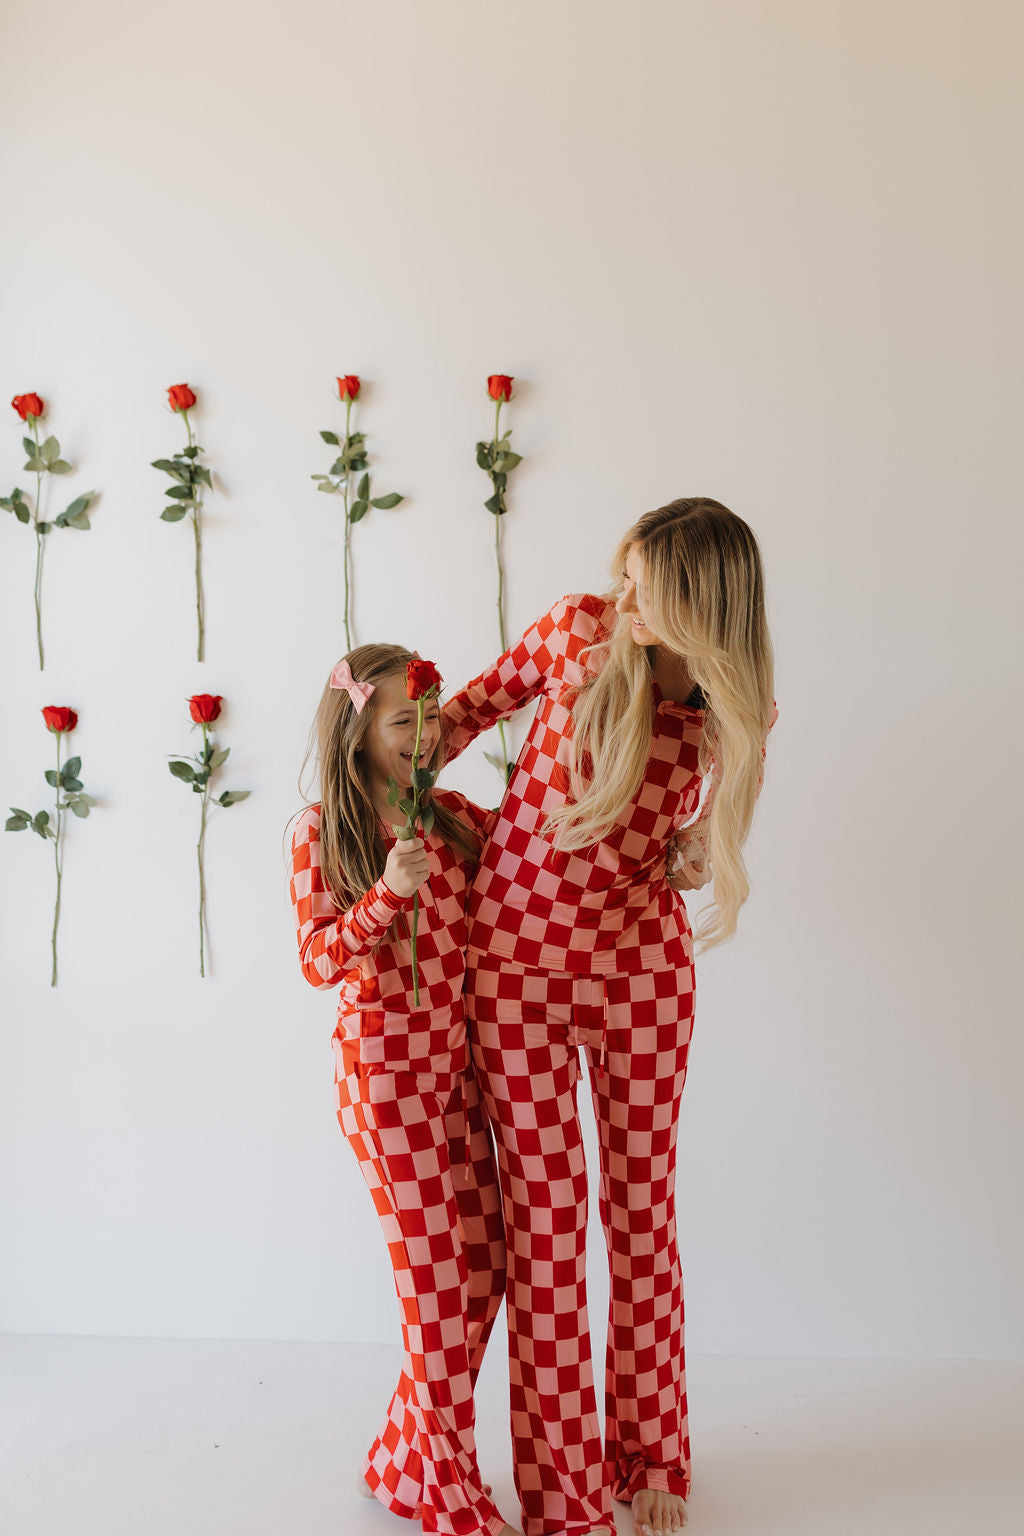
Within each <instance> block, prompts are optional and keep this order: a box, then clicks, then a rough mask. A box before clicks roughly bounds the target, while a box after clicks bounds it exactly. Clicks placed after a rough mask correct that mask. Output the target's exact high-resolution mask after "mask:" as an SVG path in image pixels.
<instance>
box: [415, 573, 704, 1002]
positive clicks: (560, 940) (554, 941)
mask: <svg viewBox="0 0 1024 1536" xmlns="http://www.w3.org/2000/svg"><path fill="white" fill-rule="evenodd" d="M614 623H615V605H614V603H612V602H610V601H609V600H608V599H607V598H603V597H595V596H591V595H587V594H585V595H582V596H580V595H577V596H570V597H563V598H562V600H561V601H560V602H559V603H556V605H555V607H554V608H552V610H551V612H550V613H546V614H545V615H544V616H543V618H540V619H538V620H537V622H536V623H535V624H533V625H532V626H531V627H530V628H529V629H528V630H527V631H526V634H525V635H524V636H523V637H522V639H521V640H519V641H517V642H516V643H515V645H513V646H512V647H511V648H510V649H509V650H508V651H506V652H505V654H504V656H501V657H500V658H499V659H498V661H496V662H495V664H494V665H493V666H492V667H488V668H487V670H486V671H484V672H481V674H480V676H479V677H477V678H474V680H473V681H472V682H471V683H469V684H468V685H467V686H466V687H465V688H464V689H463V690H462V692H461V693H459V694H457V695H456V696H455V697H454V698H453V699H452V700H451V701H450V702H449V703H448V704H447V705H446V706H445V711H444V715H445V723H446V727H447V731H448V736H449V741H450V756H454V755H456V754H457V753H458V752H461V751H462V750H463V749H464V748H465V747H466V746H468V744H469V743H470V742H471V741H472V740H473V738H474V737H475V736H476V735H478V733H479V732H480V731H484V730H487V729H488V727H489V726H493V725H494V724H495V723H496V722H497V721H498V720H501V719H504V718H505V717H506V716H508V715H511V714H514V713H515V711H516V710H518V709H521V708H522V707H523V705H525V704H529V703H530V702H531V700H534V699H536V700H537V701H538V708H537V712H536V715H535V716H534V719H533V723H532V725H531V726H530V730H529V734H528V736H527V738H526V742H525V744H524V746H523V749H522V751H521V752H520V754H519V759H518V761H517V763H516V766H515V769H514V772H513V774H512V777H511V779H510V780H509V784H508V788H507V789H506V791H505V797H504V799H503V801H502V803H501V807H500V809H499V811H498V820H497V825H496V826H495V829H494V831H493V832H492V834H491V836H490V838H489V840H488V842H487V845H486V847H485V849H484V853H483V856H482V858H481V861H480V866H479V868H478V870H477V873H476V876H475V877H474V881H473V889H472V892H471V896H470V906H469V948H470V951H471V952H474V953H478V954H486V955H491V956H494V957H497V958H499V959H506V960H513V961H515V962H517V963H518V964H520V965H525V966H528V967H531V968H536V969H540V970H550V971H568V972H573V973H575V974H583V975H588V974H609V973H621V974H633V973H635V972H638V971H645V970H654V969H662V968H665V967H670V966H678V965H683V964H685V963H687V960H688V958H689V955H690V953H691V938H690V925H689V922H688V919H687V915H686V907H685V905H684V903H683V901H682V898H681V897H680V896H678V895H677V894H676V892H674V891H673V890H672V889H671V887H670V886H669V884H668V882H667V880H666V877H665V861H666V842H667V840H668V838H669V836H670V835H671V833H672V832H673V831H674V830H676V829H677V828H679V827H681V826H683V825H684V824H685V823H686V822H688V821H690V820H691V818H692V817H693V816H694V813H695V812H696V810H697V807H698V804H699V801H700V793H701V786H702V782H703V781H702V776H701V773H700V771H699V769H698V766H697V762H698V751H699V747H700V741H701V735H702V730H703V714H704V712H703V710H702V709H698V708H695V707H693V706H692V705H690V704H678V703H675V702H674V701H672V700H670V699H665V698H663V697H662V695H661V692H660V690H659V688H658V686H657V684H656V683H654V684H653V702H654V720H653V729H652V733H651V755H650V757H649V759H648V763H647V767H646V769H645V771H644V776H643V780H642V782H641V784H640V788H639V789H638V791H637V793H636V795H635V796H634V797H633V799H632V801H631V802H630V803H629V805H627V807H626V809H625V810H624V811H623V813H622V815H621V817H620V819H619V821H618V824H617V825H616V826H615V827H614V828H613V829H612V830H611V831H610V832H609V833H608V834H607V836H606V837H604V838H603V839H602V840H601V841H600V842H598V843H595V844H593V845H592V846H591V847H588V848H583V849H579V850H577V851H575V852H571V853H562V852H559V850H558V849H557V848H555V847H554V846H553V844H552V841H551V839H550V838H549V837H542V836H541V833H540V828H541V826H542V825H543V823H544V819H545V817H546V816H547V813H548V812H549V811H550V810H551V809H552V808H553V807H554V806H557V805H562V804H564V803H565V800H566V798H567V795H568V789H569V777H568V742H569V736H570V734H571V730H572V717H571V714H570V710H569V703H570V702H571V700H570V699H569V697H568V696H569V695H570V694H571V691H572V690H573V689H575V688H577V687H579V685H580V684H581V683H582V682H583V680H584V678H585V676H587V675H588V672H591V673H592V672H593V671H594V670H595V667H596V663H594V662H593V661H592V660H591V658H590V657H589V656H587V655H586V654H585V652H586V649H587V647H588V646H592V645H594V644H595V643H596V642H599V641H602V640H605V639H607V638H608V636H609V634H610V632H611V629H612V627H613V626H614Z"/></svg>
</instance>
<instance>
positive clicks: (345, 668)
mask: <svg viewBox="0 0 1024 1536" xmlns="http://www.w3.org/2000/svg"><path fill="white" fill-rule="evenodd" d="M331 687H332V688H344V690H345V692H346V693H347V694H348V696H349V698H350V699H351V700H352V703H353V704H354V705H355V710H356V714H357V715H361V714H362V712H363V705H364V704H365V703H366V701H367V699H368V698H369V697H370V694H371V693H373V692H374V691H375V690H374V686H373V684H372V683H357V682H356V680H355V678H354V677H353V676H352V668H351V667H350V666H349V664H348V662H347V661H346V660H345V659H344V657H343V658H342V660H341V661H339V662H338V665H337V666H336V667H335V669H334V671H333V672H332V673H331Z"/></svg>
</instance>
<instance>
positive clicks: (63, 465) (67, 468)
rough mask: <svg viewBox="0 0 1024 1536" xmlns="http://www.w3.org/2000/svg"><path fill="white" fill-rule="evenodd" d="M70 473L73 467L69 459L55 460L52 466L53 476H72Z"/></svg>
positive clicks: (51, 472)
mask: <svg viewBox="0 0 1024 1536" xmlns="http://www.w3.org/2000/svg"><path fill="white" fill-rule="evenodd" d="M70 473H71V465H70V464H69V463H68V461H67V459H54V461H53V463H52V464H51V465H50V474H51V475H70Z"/></svg>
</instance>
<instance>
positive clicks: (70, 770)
mask: <svg viewBox="0 0 1024 1536" xmlns="http://www.w3.org/2000/svg"><path fill="white" fill-rule="evenodd" d="M81 771H82V759H81V758H80V757H69V758H68V760H67V762H66V763H65V764H64V776H65V778H68V779H77V777H78V775H79V774H80V773H81Z"/></svg>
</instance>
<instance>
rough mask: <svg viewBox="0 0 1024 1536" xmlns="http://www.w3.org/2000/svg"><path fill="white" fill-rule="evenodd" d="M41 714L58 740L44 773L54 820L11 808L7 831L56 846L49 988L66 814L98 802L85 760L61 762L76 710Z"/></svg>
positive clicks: (53, 708) (82, 813) (53, 976)
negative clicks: (86, 784) (84, 776)
mask: <svg viewBox="0 0 1024 1536" xmlns="http://www.w3.org/2000/svg"><path fill="white" fill-rule="evenodd" d="M42 713H43V719H44V720H45V722H46V729H47V730H48V731H51V732H52V733H53V735H54V736H55V737H56V738H57V766H56V768H47V770H46V774H45V778H46V782H47V784H49V786H50V788H51V789H53V790H54V791H55V799H54V815H53V820H52V821H51V820H50V813H49V811H37V812H36V813H35V815H33V814H32V812H31V811H23V810H21V809H20V808H19V807H18V806H16V805H12V806H11V814H10V816H9V817H8V818H7V821H6V822H5V824H4V830H5V831H7V832H24V831H26V830H28V829H29V828H31V830H32V831H33V832H35V833H36V834H37V836H39V837H41V838H42V839H43V841H44V842H52V843H53V860H54V868H55V871H56V875H57V895H56V899H55V901H54V907H53V932H52V934H51V938H50V953H51V964H50V986H51V987H55V986H56V985H57V928H58V925H59V923H60V895H61V882H62V880H63V876H64V834H65V816H64V813H65V812H66V811H71V812H72V813H73V814H74V815H75V816H79V817H83V818H84V817H86V816H88V814H89V812H90V810H91V809H92V807H93V806H94V805H95V804H96V801H95V800H94V799H93V798H92V796H91V795H87V794H86V793H85V792H84V790H83V789H82V781H81V779H80V778H79V777H78V775H79V773H80V772H81V769H82V759H81V758H80V757H69V758H67V759H66V760H65V762H64V763H61V743H62V742H63V740H64V737H65V736H67V735H69V734H70V732H71V731H73V730H74V729H75V726H76V725H77V724H78V715H77V714H76V713H75V711H74V710H73V709H69V708H68V707H67V706H66V705H63V704H60V705H57V704H47V705H46V707H45V708H44V710H43V712H42Z"/></svg>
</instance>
